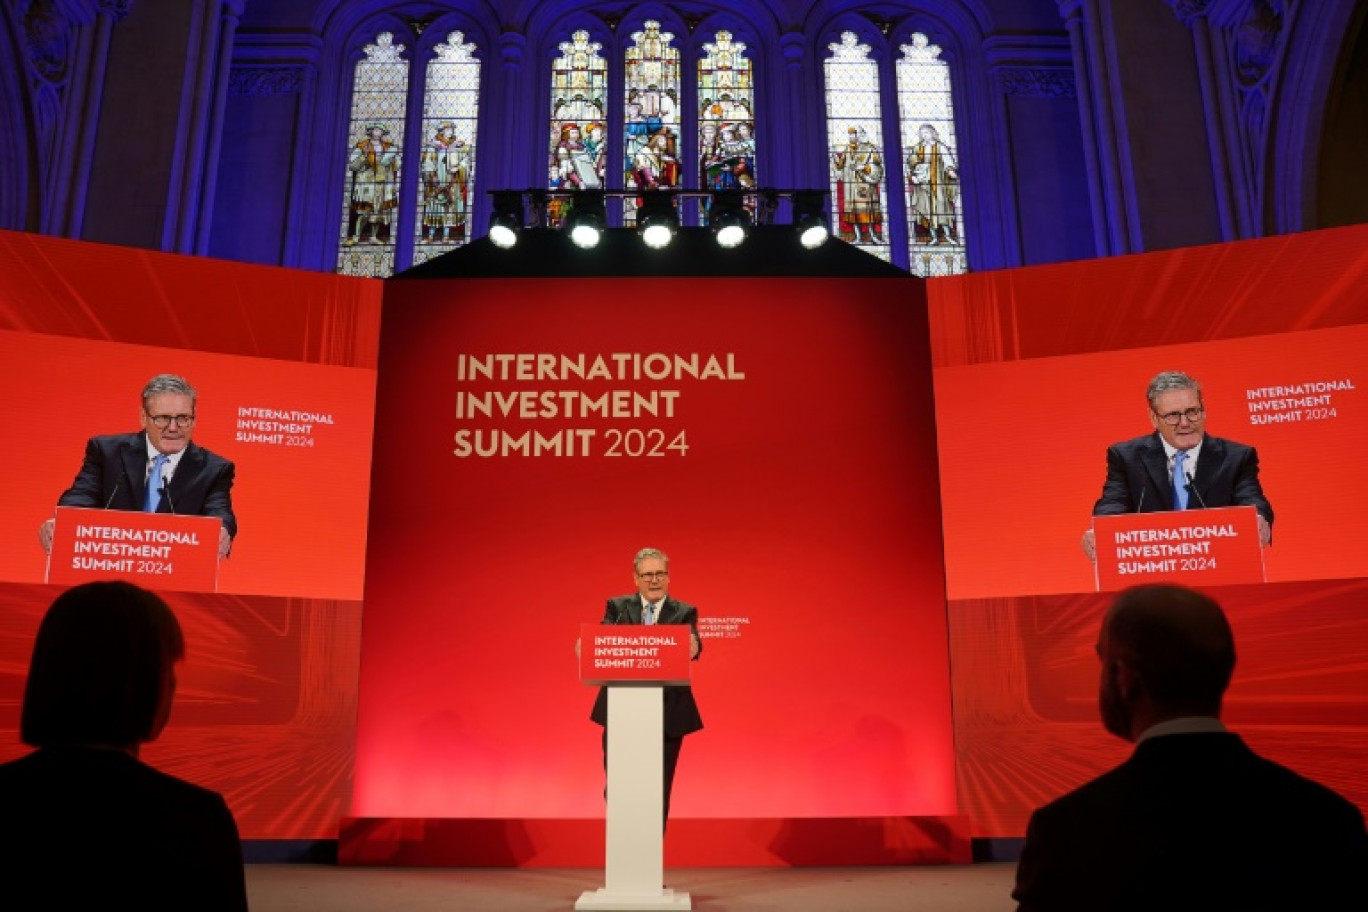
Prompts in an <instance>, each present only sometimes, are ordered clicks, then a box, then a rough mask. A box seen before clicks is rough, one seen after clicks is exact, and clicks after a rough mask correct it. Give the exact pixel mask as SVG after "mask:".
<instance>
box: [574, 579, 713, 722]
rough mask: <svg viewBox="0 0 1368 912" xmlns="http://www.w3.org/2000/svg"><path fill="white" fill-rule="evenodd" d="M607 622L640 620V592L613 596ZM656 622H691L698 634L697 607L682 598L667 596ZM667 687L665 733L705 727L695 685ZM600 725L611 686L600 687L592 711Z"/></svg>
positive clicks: (700, 647)
mask: <svg viewBox="0 0 1368 912" xmlns="http://www.w3.org/2000/svg"><path fill="white" fill-rule="evenodd" d="M603 623H605V624H640V623H641V595H640V594H639V593H636V592H633V593H632V594H631V595H619V596H618V597H617V598H610V599H609V600H608V605H607V606H606V607H605V608H604V609H603ZM656 623H657V624H688V625H689V631H690V632H691V633H692V635H693V636H698V609H697V608H695V607H694V606H693V605H686V604H684V603H683V602H681V601H677V600H676V599H673V598H670V597H669V596H668V595H667V596H666V597H665V604H664V605H663V606H662V607H661V609H660V616H659V617H657V618H656ZM702 654H703V641H702V640H699V641H698V655H700V656H701V655H702ZM663 689H664V691H665V734H666V735H667V736H668V737H671V738H682V737H684V736H685V735H687V734H690V733H692V732H696V731H698V730H699V729H700V728H702V727H703V717H702V716H700V715H699V714H698V704H697V703H695V702H694V695H693V689H692V688H690V687H666V688H663ZM589 718H591V719H593V720H594V721H595V722H597V723H598V724H599V725H607V724H608V689H607V688H606V687H600V688H599V693H598V699H596V700H594V709H593V711H592V712H591V713H590V714H589Z"/></svg>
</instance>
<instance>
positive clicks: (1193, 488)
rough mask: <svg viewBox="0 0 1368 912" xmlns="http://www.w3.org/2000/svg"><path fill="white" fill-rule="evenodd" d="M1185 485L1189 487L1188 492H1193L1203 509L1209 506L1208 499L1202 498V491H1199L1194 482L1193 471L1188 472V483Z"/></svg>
mask: <svg viewBox="0 0 1368 912" xmlns="http://www.w3.org/2000/svg"><path fill="white" fill-rule="evenodd" d="M1184 487H1185V488H1187V492H1188V493H1189V494H1191V495H1192V496H1193V497H1196V498H1197V504H1198V506H1200V507H1201V508H1202V509H1203V510H1205V509H1206V508H1207V505H1206V501H1205V500H1202V494H1201V492H1200V491H1198V490H1197V487H1196V486H1195V485H1194V484H1193V483H1192V473H1191V472H1188V473H1187V484H1186V485H1184Z"/></svg>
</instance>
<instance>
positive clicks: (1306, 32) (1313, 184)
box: [1264, 0, 1368, 234]
mask: <svg viewBox="0 0 1368 912" xmlns="http://www.w3.org/2000/svg"><path fill="white" fill-rule="evenodd" d="M1365 23H1368V9H1365V8H1364V7H1363V5H1362V4H1361V3H1359V2H1356V0H1322V2H1318V3H1316V4H1314V5H1313V4H1310V3H1306V4H1303V5H1302V6H1301V7H1300V11H1299V15H1298V16H1297V17H1296V20H1295V22H1294V23H1293V25H1292V32H1291V35H1290V36H1289V40H1288V44H1287V48H1286V51H1285V58H1284V60H1283V69H1282V79H1281V81H1280V82H1279V85H1278V89H1277V99H1276V102H1275V104H1274V105H1273V106H1272V107H1273V109H1272V111H1271V112H1270V113H1271V116H1270V118H1269V121H1270V128H1271V129H1270V161H1269V168H1268V170H1267V172H1266V175H1265V180H1266V181H1268V185H1267V186H1268V191H1267V192H1268V194H1269V198H1270V208H1271V211H1270V212H1269V213H1268V214H1267V216H1266V222H1267V223H1266V224H1265V226H1264V227H1265V229H1266V231H1267V233H1270V234H1287V233H1290V232H1294V231H1304V230H1307V229H1312V228H1318V227H1320V225H1319V222H1318V217H1317V209H1318V184H1319V181H1318V178H1319V175H1320V167H1319V166H1320V164H1321V150H1322V146H1323V143H1324V140H1325V128H1326V116H1327V113H1328V109H1329V105H1330V102H1331V99H1333V98H1335V97H1337V95H1338V92H1337V89H1338V88H1339V86H1340V85H1341V84H1342V83H1343V82H1344V81H1345V80H1346V79H1347V78H1348V74H1347V73H1346V72H1344V70H1343V67H1344V66H1345V65H1346V64H1347V61H1348V60H1349V59H1350V58H1351V56H1352V55H1353V53H1354V50H1355V47H1356V46H1357V44H1358V42H1359V40H1360V38H1359V36H1360V34H1361V33H1362V32H1363V30H1364V28H1366V27H1368V25H1366V24H1365ZM1329 48H1334V49H1335V52H1334V53H1327V49H1329ZM1307 99H1316V100H1317V103H1316V104H1314V105H1312V104H1307Z"/></svg>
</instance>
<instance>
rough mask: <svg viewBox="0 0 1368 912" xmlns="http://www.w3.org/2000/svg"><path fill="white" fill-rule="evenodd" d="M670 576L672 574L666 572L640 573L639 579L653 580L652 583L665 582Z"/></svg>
mask: <svg viewBox="0 0 1368 912" xmlns="http://www.w3.org/2000/svg"><path fill="white" fill-rule="evenodd" d="M669 575H670V574H669V573H667V572H665V571H664V570H652V571H651V572H650V573H638V574H637V577H638V578H640V579H644V580H651V581H652V582H654V581H655V580H663V579H664V578H665V577H667V576H669Z"/></svg>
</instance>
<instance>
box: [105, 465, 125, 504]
mask: <svg viewBox="0 0 1368 912" xmlns="http://www.w3.org/2000/svg"><path fill="white" fill-rule="evenodd" d="M127 478H128V466H122V467H121V468H120V469H119V477H118V478H116V479H114V490H112V491H110V492H109V499H108V500H106V501H105V505H104V509H106V510H108V509H109V506H110V504H112V503H114V498H116V497H118V496H119V487H120V486H121V485H122V484H123V483H124V481H125V480H126V479H127Z"/></svg>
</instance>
